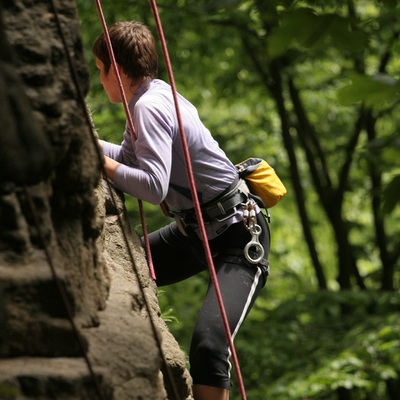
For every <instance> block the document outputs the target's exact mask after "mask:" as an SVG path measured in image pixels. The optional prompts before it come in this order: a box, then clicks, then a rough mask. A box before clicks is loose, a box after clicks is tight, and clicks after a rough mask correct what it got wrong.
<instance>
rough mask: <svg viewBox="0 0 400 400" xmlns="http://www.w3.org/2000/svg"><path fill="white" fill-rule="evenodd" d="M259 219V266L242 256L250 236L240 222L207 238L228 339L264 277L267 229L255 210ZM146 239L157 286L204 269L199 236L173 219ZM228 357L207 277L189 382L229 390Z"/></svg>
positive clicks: (252, 301) (191, 360) (215, 304)
mask: <svg viewBox="0 0 400 400" xmlns="http://www.w3.org/2000/svg"><path fill="white" fill-rule="evenodd" d="M257 223H258V224H259V225H260V226H261V228H262V233H261V235H260V243H261V244H262V245H263V247H264V250H265V255H264V257H265V260H263V263H262V264H263V265H261V264H260V265H254V264H250V263H249V262H248V261H247V260H246V259H245V257H244V255H243V249H244V247H245V246H246V244H247V243H248V242H249V240H250V238H251V236H250V234H249V232H248V231H247V229H246V228H245V226H244V224H243V222H238V223H235V224H233V225H231V226H230V227H229V228H228V229H227V230H226V231H225V232H224V233H222V234H221V235H219V236H218V237H216V238H215V239H213V240H210V241H209V243H210V249H211V252H212V255H213V260H214V267H215V271H216V274H217V279H218V283H219V287H220V290H221V295H222V298H223V303H224V307H225V311H226V315H227V318H228V322H229V326H230V329H231V334H232V338H234V337H235V335H236V333H237V331H238V329H239V327H240V325H241V324H242V322H243V320H244V318H245V317H246V315H247V314H248V312H249V311H250V309H251V307H252V305H253V304H254V301H255V299H256V298H257V296H258V294H259V293H260V291H261V289H262V288H263V287H264V285H265V283H266V280H267V276H268V262H267V261H266V260H267V258H268V252H269V243H270V233H269V226H268V223H267V222H266V220H265V218H264V216H263V214H262V213H259V214H258V215H257ZM149 241H150V247H151V254H152V260H153V264H154V269H155V273H156V283H157V286H164V285H168V284H172V283H176V282H179V281H182V280H184V279H186V278H189V277H190V276H193V275H195V274H197V273H199V272H201V271H204V270H205V269H207V262H206V259H205V256H204V248H203V245H202V243H201V241H200V240H199V239H198V238H197V236H195V235H194V234H191V235H189V237H187V236H185V235H183V234H182V233H181V232H180V230H179V228H178V227H177V224H176V223H175V222H172V223H171V224H169V225H167V226H165V227H164V228H161V229H159V230H157V231H155V232H152V233H151V234H149ZM229 357H230V351H229V345H228V341H227V339H226V333H225V329H224V326H223V321H222V318H221V314H220V310H219V305H218V300H217V297H216V294H215V289H214V285H213V283H212V280H211V279H210V281H209V285H208V290H207V293H206V296H205V298H204V301H203V305H202V308H201V310H200V312H199V315H198V317H197V321H196V324H195V327H194V333H193V337H192V342H191V347H190V353H189V362H190V373H191V375H192V378H193V383H194V384H202V385H209V386H214V387H218V388H226V389H229V388H230V374H229V371H230V363H229Z"/></svg>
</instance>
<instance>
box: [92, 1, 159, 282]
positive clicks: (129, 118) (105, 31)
mask: <svg viewBox="0 0 400 400" xmlns="http://www.w3.org/2000/svg"><path fill="white" fill-rule="evenodd" d="M95 3H96V8H97V13H98V15H99V19H100V22H101V26H102V28H103V34H104V38H105V40H106V44H107V49H108V54H109V56H110V60H111V64H112V66H113V68H114V70H115V75H116V77H117V81H118V87H119V91H120V93H121V96H122V104H123V106H124V110H125V115H126V119H127V121H128V126H129V129H130V131H131V135H132V138H133V139H134V140H136V132H135V127H134V126H133V121H132V116H131V113H130V112H129V106H128V102H127V100H126V95H125V91H124V87H123V85H122V80H121V75H120V73H119V70H118V65H117V62H116V60H115V56H114V50H113V47H112V43H111V39H110V34H109V33H108V28H107V23H106V20H105V18H104V13H103V9H102V7H101V2H100V0H95ZM138 206H139V211H140V219H141V223H142V231H143V237H144V242H145V249H146V256H147V263H148V264H149V269H150V274H151V277H152V278H153V279H154V280H155V279H156V274H155V271H154V266H153V259H152V256H151V250H150V242H149V236H148V232H147V226H146V221H145V218H144V211H143V204H142V200H140V199H138Z"/></svg>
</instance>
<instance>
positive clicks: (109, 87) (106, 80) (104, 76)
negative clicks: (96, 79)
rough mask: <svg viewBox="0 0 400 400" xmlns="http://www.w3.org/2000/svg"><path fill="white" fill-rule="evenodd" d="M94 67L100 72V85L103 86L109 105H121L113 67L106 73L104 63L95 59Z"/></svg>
mask: <svg viewBox="0 0 400 400" xmlns="http://www.w3.org/2000/svg"><path fill="white" fill-rule="evenodd" d="M96 67H97V68H98V69H99V71H100V83H101V84H102V85H103V88H104V91H105V92H106V93H107V96H108V99H109V100H110V102H111V103H113V104H116V103H121V101H122V99H121V92H120V89H119V86H118V79H117V76H116V74H115V70H114V67H113V66H112V65H111V67H110V69H109V71H108V73H106V71H105V68H104V63H103V62H102V61H100V60H99V59H98V58H96Z"/></svg>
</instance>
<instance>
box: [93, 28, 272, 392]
mask: <svg viewBox="0 0 400 400" xmlns="http://www.w3.org/2000/svg"><path fill="white" fill-rule="evenodd" d="M108 31H109V36H110V39H111V43H112V47H113V52H114V57H115V61H116V65H117V69H118V73H119V76H120V81H119V80H118V77H117V72H116V71H115V68H114V65H113V63H112V62H111V60H110V56H109V52H108V48H107V41H106V38H105V35H104V33H103V34H101V35H99V36H98V38H97V39H96V40H95V42H94V44H93V47H92V51H93V54H94V56H95V59H96V66H97V68H98V69H99V71H100V82H101V84H102V85H103V88H104V90H105V92H106V94H107V95H108V98H109V101H110V102H111V103H114V104H116V103H121V102H123V101H124V96H125V99H126V101H127V102H128V108H129V112H130V114H131V116H132V122H133V126H134V130H135V132H134V134H133V133H132V132H131V131H130V126H129V124H128V123H127V125H126V127H125V131H124V133H123V140H122V143H121V144H120V145H119V144H114V143H110V142H107V141H103V140H99V142H100V145H101V147H102V149H103V153H104V160H105V161H104V170H105V174H106V175H107V178H108V179H109V180H110V181H111V182H112V183H113V185H114V187H115V188H116V189H118V190H120V191H122V192H125V193H127V194H129V195H131V196H134V197H136V198H138V199H141V200H143V201H147V202H149V203H152V204H161V203H162V202H165V203H166V204H167V205H168V207H169V213H170V215H171V216H173V217H174V220H173V221H172V222H170V223H169V224H168V225H166V226H164V227H162V228H160V229H158V230H156V231H155V232H152V233H150V234H149V235H148V239H149V243H150V249H151V256H152V260H153V266H154V271H155V275H156V284H157V286H163V285H169V284H173V283H176V282H178V281H182V280H184V279H186V278H189V277H191V276H194V275H196V274H198V273H200V272H201V271H204V270H206V269H207V265H208V263H207V260H206V256H205V252H204V247H203V243H202V240H201V234H200V233H199V224H198V221H197V218H196V213H195V211H194V203H193V199H192V195H191V190H190V183H189V179H188V175H187V172H186V164H185V157H184V151H183V148H182V140H181V135H180V132H179V124H178V119H177V115H176V109H175V106H174V98H173V94H172V89H171V86H170V85H169V84H168V83H166V82H164V81H163V80H161V79H158V78H157V71H158V54H157V49H156V45H155V40H154V37H153V35H152V34H151V32H150V30H149V28H148V27H147V26H145V25H144V24H142V23H140V22H137V21H123V22H117V23H115V24H113V25H112V26H111V27H109V28H108ZM119 83H121V85H120V84H119ZM121 86H122V89H123V91H124V92H123V93H124V96H123V95H122V93H121ZM177 97H178V101H179V109H180V113H181V116H182V121H183V128H184V132H185V136H186V141H187V145H188V150H189V154H190V161H191V165H192V169H193V176H194V181H195V187H196V191H197V193H198V199H199V202H200V205H201V210H202V216H203V220H204V226H205V231H206V233H207V240H208V242H209V247H210V251H211V254H212V257H213V262H214V267H215V272H216V276H217V279H218V284H219V287H220V292H221V296H222V299H223V303H224V307H225V312H226V315H227V320H228V321H229V325H230V330H231V335H232V339H233V338H234V337H235V335H236V334H237V331H238V329H239V328H240V326H241V324H242V323H243V321H244V319H245V317H246V316H247V314H248V313H249V311H250V309H251V307H252V305H253V304H254V301H255V299H256V298H257V296H258V295H259V293H260V291H261V289H262V288H263V287H264V286H265V283H266V281H267V276H268V261H267V258H268V253H269V242H270V233H269V226H268V223H267V221H266V219H265V217H264V215H263V213H262V212H261V211H260V208H259V207H258V205H257V204H256V203H255V202H254V200H253V198H252V195H251V194H250V193H249V191H248V188H247V186H246V184H245V182H244V181H243V180H242V179H239V177H238V173H237V169H236V167H235V165H234V164H233V163H232V162H231V161H230V160H229V158H228V157H227V155H226V154H225V152H224V151H223V150H222V149H221V148H220V146H219V144H218V143H217V141H216V140H215V139H214V138H213V137H212V135H211V133H210V131H209V130H208V129H207V128H206V127H205V126H204V124H203V123H202V122H201V120H200V118H199V115H198V112H197V109H196V108H195V107H194V106H193V105H192V104H191V103H190V102H189V101H188V100H187V99H186V98H184V97H183V96H182V95H180V94H177ZM249 221H253V225H254V223H255V224H256V225H258V228H260V229H259V230H258V231H257V243H259V246H261V247H262V252H261V256H260V257H258V258H257V257H256V258H255V260H256V261H254V258H252V256H251V255H250V256H249V254H244V249H245V248H247V249H248V244H249V242H251V239H252V238H254V233H251V232H252V231H251V230H249V226H248V223H249ZM246 246H247V247H246ZM253 250H254V249H253ZM256 250H257V249H255V250H254V252H255V253H257V251H256ZM249 253H251V250H249ZM255 256H257V254H255ZM229 360H230V349H229V344H228V340H227V337H226V333H225V329H224V325H223V321H222V319H221V313H220V309H219V304H218V299H217V296H216V293H215V290H214V287H213V281H212V280H210V282H209V285H208V289H207V292H206V295H205V298H204V301H203V304H202V307H201V309H200V311H199V314H198V316H197V321H196V323H195V327H194V333H193V336H192V341H191V345H190V351H189V362H190V373H191V376H192V380H193V395H194V398H195V399H196V400H227V399H228V398H229V390H230V387H231V380H230V362H229Z"/></svg>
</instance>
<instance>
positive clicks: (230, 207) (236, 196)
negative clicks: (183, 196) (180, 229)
mask: <svg viewBox="0 0 400 400" xmlns="http://www.w3.org/2000/svg"><path fill="white" fill-rule="evenodd" d="M241 181H242V180H241V179H238V178H237V179H235V181H234V182H233V183H232V184H231V185H230V186H229V187H228V189H226V190H225V191H224V192H223V193H222V194H221V195H219V196H218V197H217V198H215V199H214V200H211V201H210V202H208V203H206V204H203V205H202V207H201V211H202V215H203V218H204V221H205V222H211V221H224V220H226V219H228V218H230V217H231V216H233V215H234V214H236V211H237V209H236V207H237V206H238V205H239V204H241V203H243V202H245V201H246V200H247V195H246V194H245V193H243V192H242V191H240V190H239V187H240V185H241ZM170 211H171V213H172V214H173V215H177V216H178V217H181V218H182V220H183V222H184V223H185V224H190V223H193V222H196V221H197V219H196V212H195V210H194V208H190V209H188V210H170Z"/></svg>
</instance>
